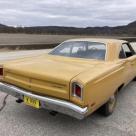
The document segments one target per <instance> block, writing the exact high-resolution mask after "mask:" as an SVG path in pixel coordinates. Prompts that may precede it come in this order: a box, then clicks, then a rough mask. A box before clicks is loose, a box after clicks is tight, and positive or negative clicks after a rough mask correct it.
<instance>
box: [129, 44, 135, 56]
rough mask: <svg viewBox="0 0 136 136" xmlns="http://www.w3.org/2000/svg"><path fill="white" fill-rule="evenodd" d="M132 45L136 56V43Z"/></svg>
mask: <svg viewBox="0 0 136 136" xmlns="http://www.w3.org/2000/svg"><path fill="white" fill-rule="evenodd" d="M130 45H131V47H132V49H133V50H134V52H135V54H136V42H132V43H130Z"/></svg>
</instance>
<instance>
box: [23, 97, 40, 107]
mask: <svg viewBox="0 0 136 136" xmlns="http://www.w3.org/2000/svg"><path fill="white" fill-rule="evenodd" d="M24 103H25V104H26V105H29V106H32V107H34V108H37V109H39V108H40V101H39V100H37V99H34V98H30V97H28V96H24Z"/></svg>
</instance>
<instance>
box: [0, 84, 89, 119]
mask: <svg viewBox="0 0 136 136" xmlns="http://www.w3.org/2000/svg"><path fill="white" fill-rule="evenodd" d="M0 91H2V92H5V93H7V94H10V95H12V96H14V97H16V98H19V99H22V100H23V96H24V95H25V96H29V97H31V98H35V99H38V100H39V101H40V103H41V108H44V109H48V110H52V111H57V112H60V113H63V114H66V115H69V116H72V117H75V118H77V119H83V118H84V117H85V116H87V113H88V108H87V107H85V108H81V107H79V106H77V105H75V104H73V103H71V102H68V101H64V100H60V99H56V98H50V97H45V96H40V95H36V94H33V93H31V92H27V91H26V90H24V89H21V88H18V87H16V86H13V85H10V84H7V83H2V82H0Z"/></svg>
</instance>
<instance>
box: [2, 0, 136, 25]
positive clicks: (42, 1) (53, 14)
mask: <svg viewBox="0 0 136 136" xmlns="http://www.w3.org/2000/svg"><path fill="white" fill-rule="evenodd" d="M135 9H136V1H135V0H111V1H110V0H84V1H83V0H78V1H73V0H63V1H62V0H23V1H22V0H10V1H9V0H0V22H1V23H4V24H7V25H25V26H31V25H33V26H35V25H36V26H38V25H48V26H49V25H54V26H55V25H59V26H77V27H86V26H106V25H110V26H116V25H124V24H127V23H129V22H131V21H134V20H136V14H135Z"/></svg>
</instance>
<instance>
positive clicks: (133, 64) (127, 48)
mask: <svg viewBox="0 0 136 136" xmlns="http://www.w3.org/2000/svg"><path fill="white" fill-rule="evenodd" d="M120 58H121V59H124V60H125V63H124V65H125V82H126V83H128V82H130V81H131V80H132V79H133V78H134V77H136V53H135V51H134V49H133V47H132V46H131V45H130V44H129V43H123V44H122V49H121V52H120Z"/></svg>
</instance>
